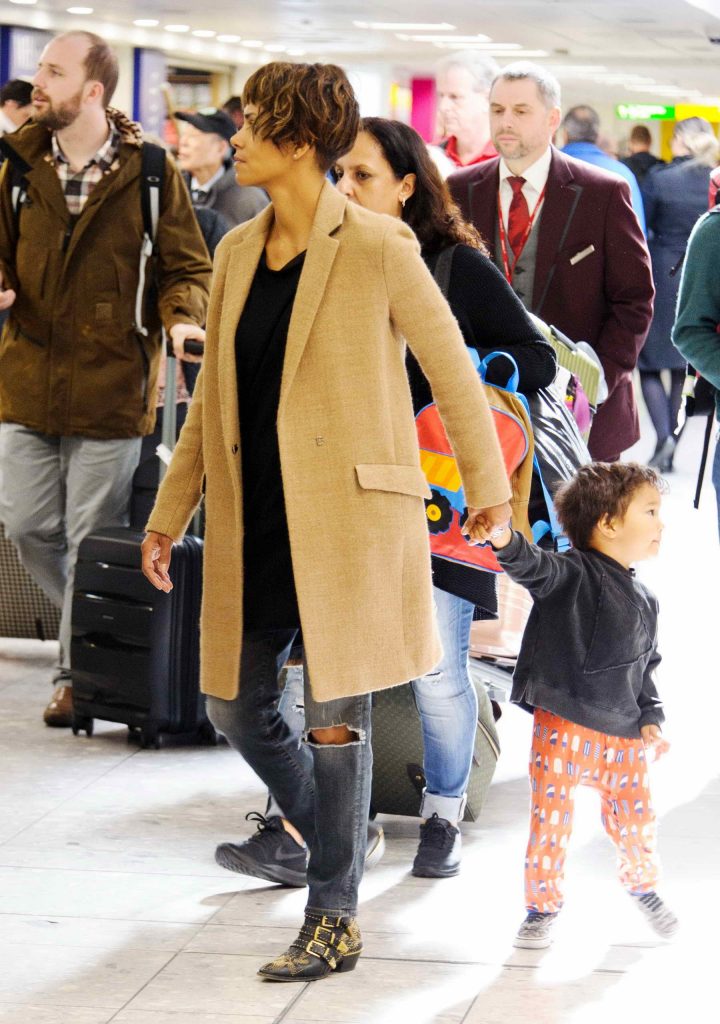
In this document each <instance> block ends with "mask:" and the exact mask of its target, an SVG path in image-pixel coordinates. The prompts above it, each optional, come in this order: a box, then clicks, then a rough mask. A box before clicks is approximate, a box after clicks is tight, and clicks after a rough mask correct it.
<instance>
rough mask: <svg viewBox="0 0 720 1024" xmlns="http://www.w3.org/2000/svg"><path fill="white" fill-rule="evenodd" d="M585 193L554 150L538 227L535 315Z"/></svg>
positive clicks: (540, 311) (544, 296)
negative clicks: (581, 197)
mask: <svg viewBox="0 0 720 1024" xmlns="http://www.w3.org/2000/svg"><path fill="white" fill-rule="evenodd" d="M581 194H582V186H581V185H578V184H577V183H576V182H575V180H574V178H573V173H572V168H571V165H570V164H569V162H568V161H567V160H566V158H565V157H564V156H563V155H562V153H559V152H558V150H556V149H555V148H554V147H553V151H552V160H551V163H550V172H549V174H548V180H547V192H546V194H545V202H544V204H543V210H542V217H541V218H540V223H539V225H538V228H539V231H540V234H539V237H538V246H537V256H536V258H535V280H534V283H533V312H534V313H537V315H538V316H542V307H543V305H544V303H545V298H546V296H547V293H548V291H549V289H550V287H551V284H552V278H553V274H554V272H555V264H556V262H557V259H558V256H559V253H560V250H561V249H562V248H563V246H564V244H565V239H566V238H567V233H568V231H569V229H570V224H571V223H572V219H573V217H574V216H575V210H576V209H577V204H578V201H579V199H580V196H581Z"/></svg>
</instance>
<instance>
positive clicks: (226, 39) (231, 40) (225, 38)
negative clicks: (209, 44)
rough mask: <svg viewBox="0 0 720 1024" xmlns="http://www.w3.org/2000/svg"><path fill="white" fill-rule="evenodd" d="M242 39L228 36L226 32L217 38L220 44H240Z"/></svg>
mask: <svg viewBox="0 0 720 1024" xmlns="http://www.w3.org/2000/svg"><path fill="white" fill-rule="evenodd" d="M241 39H242V36H233V35H228V34H227V33H225V32H223V33H222V35H219V36H218V37H217V41H218V42H219V43H239V42H240V40H241Z"/></svg>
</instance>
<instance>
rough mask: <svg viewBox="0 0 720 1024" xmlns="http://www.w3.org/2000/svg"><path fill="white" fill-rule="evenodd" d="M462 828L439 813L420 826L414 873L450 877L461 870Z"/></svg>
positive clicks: (422, 876) (420, 875) (423, 876)
mask: <svg viewBox="0 0 720 1024" xmlns="http://www.w3.org/2000/svg"><path fill="white" fill-rule="evenodd" d="M461 849H462V840H461V838H460V829H459V828H455V826H454V825H451V824H450V822H449V821H447V820H446V819H445V818H440V817H439V816H438V814H437V812H436V813H435V814H433V815H432V817H430V818H428V820H427V821H426V822H425V824H424V825H421V826H420V845H419V846H418V852H417V854H416V856H415V860H414V861H413V866H412V873H413V874H414V875H416V876H417V877H418V878H450V876H451V875H456V874H457V873H458V871H459V870H460V850H461Z"/></svg>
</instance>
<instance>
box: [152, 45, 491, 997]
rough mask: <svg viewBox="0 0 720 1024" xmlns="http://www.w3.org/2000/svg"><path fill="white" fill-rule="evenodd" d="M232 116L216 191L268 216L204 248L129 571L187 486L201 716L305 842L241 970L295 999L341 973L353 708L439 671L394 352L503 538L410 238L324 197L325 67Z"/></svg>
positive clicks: (345, 130) (363, 803)
mask: <svg viewBox="0 0 720 1024" xmlns="http://www.w3.org/2000/svg"><path fill="white" fill-rule="evenodd" d="M243 103H244V114H245V122H244V125H243V127H242V128H241V129H240V130H239V131H238V133H237V135H235V136H234V137H233V139H232V144H233V146H234V147H235V167H236V175H237V180H238V182H239V184H241V185H257V186H260V187H261V188H264V189H265V190H266V192H267V193H268V195H269V196H270V199H271V205H270V206H269V207H268V208H267V209H266V210H264V211H263V212H262V213H260V214H259V215H258V216H257V217H256V218H255V220H253V221H250V223H249V224H243V225H241V226H239V227H238V228H236V229H235V230H234V231H231V232H230V233H229V234H228V235H226V236H225V238H224V239H223V240H222V242H221V243H220V245H219V247H218V250H217V254H216V260H215V269H214V274H213V284H212V294H211V298H210V307H209V310H208V319H207V338H206V343H205V356H204V363H203V369H202V371H201V374H200V377H199V379H198V385H197V389H196V392H195V398H194V401H193V404H192V407H191V409H190V413H189V415H188V419H187V421H186V423H185V426H184V428H183V431H182V434H181V435H180V440H179V442H178V445H177V448H176V449H175V454H174V456H173V459H172V463H171V465H170V468H169V470H168V473H167V475H166V477H165V479H164V481H163V484H162V486H161V488H160V491H159V493H158V498H157V502H156V505H155V508H154V510H153V512H152V515H151V517H150V521H149V523H148V530H149V532H148V535H147V537H146V539H145V541H144V543H143V569H144V571H145V574H146V575H147V577H148V579H149V580H150V581H151V582H152V583H153V584H154V585H155V586H156V587H158V588H159V589H161V590H169V589H170V587H171V585H172V584H171V582H170V577H169V575H168V567H169V562H170V555H171V549H172V543H173V540H178V539H179V538H180V537H182V535H183V533H184V531H185V529H186V527H187V524H188V522H189V520H190V518H191V516H192V513H193V511H194V508H195V507H196V505H197V503H198V501H199V500H200V497H201V494H202V492H203V490H204V492H205V506H206V517H207V518H206V534H205V561H204V589H203V609H202V617H201V626H202V632H201V670H202V671H201V677H202V688H203V690H204V692H205V693H207V694H208V713H209V715H210V719H211V721H212V722H213V723H214V725H215V726H216V728H217V729H218V730H219V731H220V732H221V733H223V734H224V735H225V736H226V737H227V739H228V741H229V742H230V744H231V745H232V746H233V747H234V748H235V749H236V750H238V751H239V752H240V753H241V754H242V755H243V756H244V758H245V759H246V761H247V762H248V763H249V764H250V765H251V766H252V768H253V769H254V770H255V771H256V772H257V774H258V775H259V776H260V778H261V779H262V780H263V781H264V782H265V784H266V785H267V786H268V787H269V789H270V790H271V792H272V793H273V795H274V796H275V798H276V799H277V801H278V802H279V804H280V806H281V807H282V808H283V811H284V813H285V815H286V816H287V819H288V821H289V823H290V824H291V825H292V826H293V827H294V829H295V830H296V832H297V833H298V834H299V835H301V836H303V837H304V839H305V841H306V842H307V845H308V847H309V850H310V861H309V864H308V868H307V880H308V886H309V896H308V902H307V906H306V908H305V921H304V924H303V926H302V928H301V930H300V934H299V936H298V938H297V939H296V940H295V942H293V943H292V945H291V946H290V947H289V949H288V950H287V951H286V952H285V953H283V954H282V956H280V957H279V958H278V959H276V960H273V961H272V962H271V963H269V964H266V965H265V966H264V967H263V968H262V969H261V971H260V973H261V975H262V976H263V977H265V978H268V979H272V980H277V981H300V982H304V981H315V980H317V979H318V978H324V977H326V976H327V975H329V974H331V973H333V972H335V971H337V972H340V971H348V970H352V969H353V967H354V966H355V965H356V963H357V960H358V956H359V954H360V951H361V949H362V940H361V937H360V931H359V928H358V925H357V920H356V913H357V898H358V884H359V882H360V877H361V875H362V868H363V860H364V854H365V846H366V830H367V820H368V811H369V804H370V781H371V765H372V754H371V748H370V742H369V740H370V692H371V691H373V690H378V689H383V688H385V687H389V686H395V685H397V684H398V683H401V682H405V681H407V680H408V679H412V678H414V677H416V676H421V675H423V674H424V673H425V672H429V671H430V669H431V668H432V667H433V666H434V665H435V664H437V662H438V661H439V660H440V657H441V654H442V652H441V648H440V643H439V640H438V636H437V630H436V629H435V627H434V621H433V602H432V582H431V575H430V557H429V548H428V539H427V530H426V527H425V508H424V504H423V498H424V497H426V496H429V490H428V488H427V485H426V483H425V480H424V477H423V474H422V470H421V468H420V459H419V452H418V444H417V437H416V434H415V422H414V416H413V409H412V402H411V398H410V392H409V388H408V383H407V376H406V372H405V362H404V353H405V341H407V343H408V344H409V345H410V347H411V348H412V349H413V350H414V351H415V352H416V354H417V356H418V358H419V360H420V362H421V363H422V365H423V368H424V370H425V373H426V374H427V377H428V380H429V381H430V384H431V386H432V388H433V392H434V394H435V397H436V400H437V402H438V406H439V408H440V410H441V413H442V415H443V418H444V421H445V425H446V428H447V431H448V434H449V435H450V437H451V438H452V439H453V444H454V448H455V453H456V456H457V460H458V465H459V468H460V472H461V475H462V479H463V482H464V486H465V493H466V495H467V500H468V503H469V504H470V505H471V506H472V507H471V508H470V509H469V521H468V525H467V529H468V530H469V529H471V528H472V529H473V530H476V531H477V533H478V536H479V538H480V539H482V538H489V536H490V535H491V534H492V533H493V531H494V530H495V529H497V528H499V527H500V526H502V525H504V524H506V523H507V522H508V521H509V519H510V506H509V504H508V498H509V495H510V488H509V484H508V480H507V477H506V474H505V469H504V465H503V461H502V455H501V453H500V449H499V446H498V443H497V438H496V436H495V431H494V428H493V424H492V419H491V414H490V410H489V407H488V404H487V400H486V398H485V395H484V393H483V390H482V387H481V386H480V384H479V382H478V378H477V374H476V372H475V370H474V368H473V366H472V363H471V360H470V358H469V356H468V353H467V350H466V348H465V345H464V344H463V340H462V336H461V334H460V332H459V330H458V328H457V324H456V323H455V321H454V319H453V317H452V315H451V313H450V311H449V310H448V307H447V304H446V303H445V302H444V301H443V299H442V296H441V295H440V293H439V292H438V290H437V289H436V288H435V287H434V285H433V284H432V280H431V278H430V275H429V273H428V271H427V268H426V267H425V265H424V264H423V262H422V260H421V259H420V256H419V254H418V252H417V244H416V242H415V238H414V236H413V234H412V232H411V231H410V230H409V229H408V228H407V227H405V226H404V225H403V224H401V223H400V222H399V221H397V220H394V219H392V218H390V217H384V218H383V217H378V216H376V215H375V214H374V213H370V212H368V211H367V210H363V209H361V208H360V207H359V206H357V205H355V204H353V203H348V202H347V201H346V199H345V198H344V197H343V196H341V195H340V193H339V192H338V191H337V190H336V189H334V188H333V187H332V185H331V184H330V183H329V182H328V181H327V180H326V177H325V176H326V173H327V171H328V169H329V168H330V167H331V166H334V165H335V164H336V163H337V161H338V160H339V159H340V158H341V157H342V155H343V153H345V152H347V151H348V150H349V149H350V148H351V146H352V144H353V142H354V140H355V136H356V134H357V129H358V124H359V116H358V108H357V102H356V100H355V97H354V95H353V92H352V88H351V86H350V84H349V82H348V80H347V77H346V76H345V74H344V72H343V71H342V70H341V69H340V68H337V67H335V66H333V65H321V64H313V65H308V64H289V63H279V62H278V63H272V64H267V65H265V66H264V67H261V68H260V69H259V70H258V71H256V72H255V73H254V74H253V75H251V77H250V78H249V79H248V82H247V84H246V86H245V91H244V95H243ZM438 338H442V339H443V345H442V346H438V345H437V340H438ZM300 627H302V634H303V641H304V650H305V732H304V737H303V742H302V743H301V744H299V745H298V743H297V741H294V740H293V736H292V734H291V731H290V730H289V728H288V726H287V724H286V723H285V722H284V721H283V719H282V717H281V715H280V714H279V713H278V710H277V701H278V697H279V694H278V684H277V674H278V668H279V666H280V665H281V664H282V663H283V662H284V660H285V657H286V655H287V652H288V651H289V649H290V647H291V646H292V644H293V641H294V638H295V636H296V635H297V632H298V629H299V628H300ZM282 831H283V835H285V834H287V835H288V838H289V840H290V842H291V843H293V844H294V846H295V847H296V848H297V851H298V853H299V854H300V855H302V857H303V860H304V851H303V850H302V849H301V847H300V846H299V845H298V844H297V843H295V840H293V839H292V837H291V836H290V834H289V833H285V831H284V830H282ZM278 836H280V833H278ZM280 838H282V836H280ZM278 852H281V853H282V855H283V856H285V849H283V850H280V848H279V847H278ZM290 856H291V857H294V856H295V852H294V851H290Z"/></svg>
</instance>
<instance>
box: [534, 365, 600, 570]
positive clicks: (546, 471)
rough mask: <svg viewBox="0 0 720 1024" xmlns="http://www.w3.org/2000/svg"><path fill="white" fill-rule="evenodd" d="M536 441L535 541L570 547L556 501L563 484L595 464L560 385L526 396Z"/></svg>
mask: <svg viewBox="0 0 720 1024" xmlns="http://www.w3.org/2000/svg"><path fill="white" fill-rule="evenodd" d="M526 398H527V403H528V407H529V409H530V422H531V423H532V428H533V436H534V438H535V460H536V462H537V468H538V469H539V472H535V473H534V474H533V483H532V489H531V492H530V515H529V518H530V523H531V524H532V529H533V538H534V540H535V542H536V543H541V544H542V546H553V547H555V548H557V549H558V550H563V549H565V548H566V547H568V543H567V540H566V538H564V535H563V533H562V530H561V528H560V524H559V523H558V521H557V517H556V516H555V511H554V506H553V498H554V496H555V494H556V493H557V490H558V488H559V487H560V486H561V484H564V483H565V482H566V481H567V480H570V479H571V478H572V477H573V476H574V475H575V473H576V472H577V470H578V469H579V468H580V466H584V465H587V463H588V462H591V461H592V458H591V456H590V452H589V451H588V448H587V445H586V444H585V441H584V440H583V437H582V434H581V433H580V430H579V428H578V425H577V423H576V422H575V418H574V417H573V414H572V413H571V412H570V410H569V409H568V407H567V405H566V404H565V402H564V401H563V400H562V398H561V397H560V396H559V394H558V392H557V391H556V385H555V384H551V385H550V386H549V387H546V388H540V389H539V390H537V391H533V392H531V393H530V394H528V395H527V396H526Z"/></svg>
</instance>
